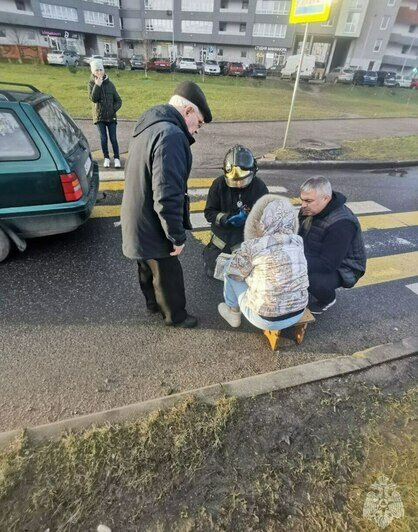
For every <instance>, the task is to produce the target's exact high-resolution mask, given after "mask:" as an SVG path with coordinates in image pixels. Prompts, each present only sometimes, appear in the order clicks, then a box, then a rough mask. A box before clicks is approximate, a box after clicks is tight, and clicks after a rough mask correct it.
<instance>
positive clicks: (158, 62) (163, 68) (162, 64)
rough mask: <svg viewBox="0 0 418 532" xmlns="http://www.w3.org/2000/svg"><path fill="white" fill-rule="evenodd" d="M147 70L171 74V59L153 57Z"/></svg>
mask: <svg viewBox="0 0 418 532" xmlns="http://www.w3.org/2000/svg"><path fill="white" fill-rule="evenodd" d="M147 69H148V70H155V71H156V72H171V61H170V59H161V58H159V57H153V58H152V59H150V60H149V61H148V62H147Z"/></svg>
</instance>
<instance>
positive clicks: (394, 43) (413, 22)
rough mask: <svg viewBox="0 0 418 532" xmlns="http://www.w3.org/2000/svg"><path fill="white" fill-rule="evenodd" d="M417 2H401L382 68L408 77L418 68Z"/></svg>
mask: <svg viewBox="0 0 418 532" xmlns="http://www.w3.org/2000/svg"><path fill="white" fill-rule="evenodd" d="M417 55H418V1H417V0H409V1H408V0H402V2H401V4H400V7H399V10H398V12H397V16H396V19H395V22H394V25H393V27H392V31H391V34H390V37H389V40H388V43H387V46H386V47H385V48H384V49H383V50H382V68H384V69H385V70H393V71H396V72H400V73H402V74H405V75H408V74H410V73H411V71H412V70H413V69H414V68H415V69H416V68H417V67H418V61H417Z"/></svg>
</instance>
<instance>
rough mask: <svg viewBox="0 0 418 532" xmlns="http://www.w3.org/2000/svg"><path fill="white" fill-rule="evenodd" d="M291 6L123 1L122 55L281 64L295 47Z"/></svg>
mask: <svg viewBox="0 0 418 532" xmlns="http://www.w3.org/2000/svg"><path fill="white" fill-rule="evenodd" d="M289 10H290V1H265V0H256V1H254V0H121V11H120V14H121V20H122V39H123V44H122V48H121V50H122V54H123V55H124V56H129V54H132V53H134V52H135V53H141V54H143V55H145V56H150V55H158V56H160V57H170V58H173V57H176V56H187V57H193V58H194V59H196V60H201V61H202V60H203V59H204V58H208V59H209V58H211V59H218V60H228V61H242V62H244V63H252V62H255V61H256V60H257V61H261V62H263V63H266V64H267V66H269V65H271V64H273V63H277V62H280V61H281V60H283V58H284V57H285V55H286V53H287V52H288V50H289V49H290V48H291V47H292V44H293V36H294V27H292V26H289V25H288V18H289Z"/></svg>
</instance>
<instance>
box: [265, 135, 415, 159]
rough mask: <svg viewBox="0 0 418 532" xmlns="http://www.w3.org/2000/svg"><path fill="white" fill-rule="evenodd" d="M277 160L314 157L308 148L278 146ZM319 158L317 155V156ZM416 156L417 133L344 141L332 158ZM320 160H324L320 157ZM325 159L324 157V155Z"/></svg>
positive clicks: (413, 157) (405, 157)
mask: <svg viewBox="0 0 418 532" xmlns="http://www.w3.org/2000/svg"><path fill="white" fill-rule="evenodd" d="M273 155H274V157H275V158H276V160H278V161H301V160H312V159H315V158H316V157H315V154H313V153H312V152H311V151H309V150H298V149H294V148H286V149H285V150H283V149H282V148H278V149H277V150H275V151H274V152H273ZM318 158H319V157H318ZM417 158H418V135H408V136H405V137H383V138H376V139H359V140H349V141H344V142H343V143H342V144H341V153H340V155H338V156H336V157H332V160H337V161H338V160H340V161H341V160H352V161H356V160H359V161H360V160H382V161H390V160H397V161H402V160H404V161H405V160H416V159H417ZM321 160H324V158H323V157H321ZM325 160H326V157H325Z"/></svg>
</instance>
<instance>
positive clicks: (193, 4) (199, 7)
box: [181, 0, 213, 13]
mask: <svg viewBox="0 0 418 532" xmlns="http://www.w3.org/2000/svg"><path fill="white" fill-rule="evenodd" d="M181 10H182V11H206V12H208V13H213V0H182V3H181Z"/></svg>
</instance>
